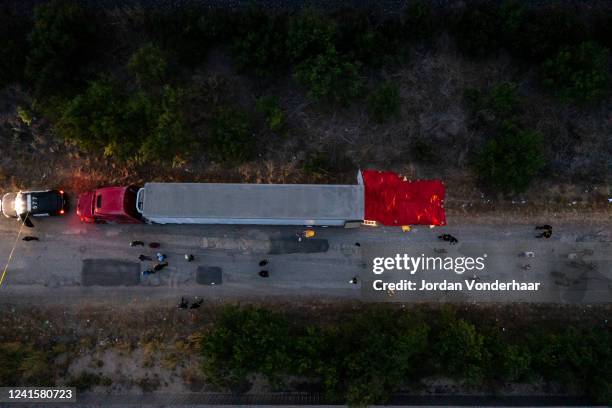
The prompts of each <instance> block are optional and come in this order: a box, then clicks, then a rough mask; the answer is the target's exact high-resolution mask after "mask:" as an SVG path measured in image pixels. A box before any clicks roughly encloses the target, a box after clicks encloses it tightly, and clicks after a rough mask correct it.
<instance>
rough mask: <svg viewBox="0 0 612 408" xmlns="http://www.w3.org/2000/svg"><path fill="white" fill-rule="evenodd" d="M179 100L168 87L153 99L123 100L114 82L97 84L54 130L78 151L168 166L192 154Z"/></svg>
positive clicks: (72, 103) (68, 109)
mask: <svg viewBox="0 0 612 408" xmlns="http://www.w3.org/2000/svg"><path fill="white" fill-rule="evenodd" d="M181 98H182V93H181V92H180V91H177V90H174V89H172V88H169V87H165V88H164V90H163V92H162V94H161V95H158V96H156V97H155V98H152V97H151V96H150V95H148V94H146V93H144V92H136V93H133V94H131V95H129V96H128V95H125V94H124V93H122V92H121V90H120V89H119V86H118V85H117V84H116V83H114V82H113V81H110V80H98V81H94V82H92V83H91V84H90V86H89V87H88V88H87V90H86V91H85V93H83V94H81V95H78V96H77V97H75V98H74V99H72V100H71V101H69V102H68V103H67V104H66V105H65V107H64V108H63V112H62V116H61V117H60V119H59V120H58V121H57V123H56V124H55V127H54V128H55V131H56V132H57V133H58V134H59V135H60V136H62V137H63V138H65V139H66V140H70V141H72V142H75V143H76V144H77V145H79V146H80V147H81V148H83V149H86V150H90V151H103V152H104V154H105V155H107V156H112V157H115V158H116V159H118V160H141V161H146V160H152V159H155V160H161V161H170V160H172V159H174V157H175V156H176V155H180V154H181V153H187V152H189V151H190V150H191V145H190V144H189V143H188V140H189V139H188V136H187V135H188V134H189V133H188V132H187V130H186V125H185V122H184V118H183V114H182V103H181Z"/></svg>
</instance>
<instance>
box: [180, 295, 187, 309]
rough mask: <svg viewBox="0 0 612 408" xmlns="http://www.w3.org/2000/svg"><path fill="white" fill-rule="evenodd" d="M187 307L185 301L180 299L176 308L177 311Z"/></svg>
mask: <svg viewBox="0 0 612 408" xmlns="http://www.w3.org/2000/svg"><path fill="white" fill-rule="evenodd" d="M188 306H189V302H187V301H186V300H185V298H183V297H182V298H181V302H180V303H179V304H178V308H179V309H187V307H188Z"/></svg>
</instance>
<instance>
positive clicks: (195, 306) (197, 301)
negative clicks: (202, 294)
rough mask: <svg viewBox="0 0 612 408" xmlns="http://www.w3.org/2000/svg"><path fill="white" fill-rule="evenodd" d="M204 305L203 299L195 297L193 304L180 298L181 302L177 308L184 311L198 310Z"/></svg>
mask: <svg viewBox="0 0 612 408" xmlns="http://www.w3.org/2000/svg"><path fill="white" fill-rule="evenodd" d="M202 303H204V299H202V298H198V297H197V296H196V297H195V299H194V301H193V302H191V303H190V302H189V301H187V300H186V299H185V298H184V297H181V301H180V302H179V304H178V308H179V309H181V310H184V309H198V308H199V307H200V306H202Z"/></svg>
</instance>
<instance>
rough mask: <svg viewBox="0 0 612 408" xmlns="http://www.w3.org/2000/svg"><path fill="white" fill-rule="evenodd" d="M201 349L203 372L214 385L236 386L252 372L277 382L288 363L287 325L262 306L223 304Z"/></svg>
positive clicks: (283, 319)
mask: <svg viewBox="0 0 612 408" xmlns="http://www.w3.org/2000/svg"><path fill="white" fill-rule="evenodd" d="M201 350H202V355H203V357H204V362H203V370H204V374H205V375H206V377H207V378H208V380H209V381H211V382H212V383H214V384H218V385H223V386H232V385H240V384H243V383H245V382H246V380H247V376H248V375H249V374H252V373H261V374H263V375H265V376H266V377H267V379H268V380H269V381H270V382H272V383H278V382H279V379H280V376H281V375H282V374H283V373H285V372H287V371H288V369H289V367H290V363H291V355H290V336H289V324H288V322H287V320H286V319H285V318H284V317H283V316H281V315H279V314H276V313H272V312H269V311H267V310H264V309H255V308H247V309H239V308H237V307H227V308H226V309H225V310H224V311H223V312H222V313H221V316H219V319H218V320H217V322H216V323H215V326H214V327H213V328H212V329H211V330H210V331H208V332H207V333H206V334H205V336H204V338H203V340H202V348H201Z"/></svg>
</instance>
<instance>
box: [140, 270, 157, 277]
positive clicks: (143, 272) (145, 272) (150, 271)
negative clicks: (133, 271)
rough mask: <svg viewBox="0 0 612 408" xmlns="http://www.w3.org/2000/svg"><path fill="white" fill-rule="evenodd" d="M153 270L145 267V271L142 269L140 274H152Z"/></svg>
mask: <svg viewBox="0 0 612 408" xmlns="http://www.w3.org/2000/svg"><path fill="white" fill-rule="evenodd" d="M154 273H155V271H154V270H153V269H147V270H146V271H142V276H149V275H153V274H154Z"/></svg>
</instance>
